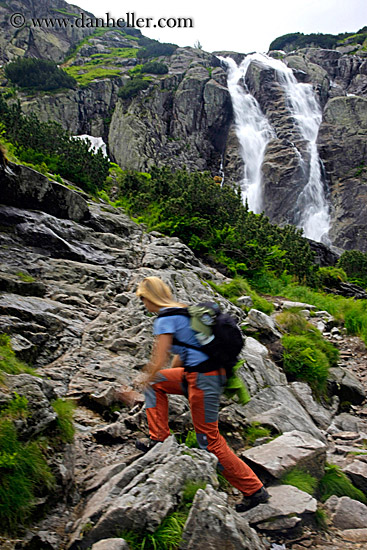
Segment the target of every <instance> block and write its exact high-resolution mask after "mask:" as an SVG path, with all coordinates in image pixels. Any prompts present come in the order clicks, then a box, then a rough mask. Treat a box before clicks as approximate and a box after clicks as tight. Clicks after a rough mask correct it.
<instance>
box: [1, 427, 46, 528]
mask: <svg viewBox="0 0 367 550" xmlns="http://www.w3.org/2000/svg"><path fill="white" fill-rule="evenodd" d="M53 486H54V477H53V475H52V473H51V470H50V467H49V466H48V464H47V461H46V459H45V457H44V456H43V452H42V448H41V446H40V444H39V443H38V442H37V441H30V442H28V443H24V442H21V441H19V440H18V436H17V432H16V429H15V427H14V424H13V422H12V421H11V420H10V419H9V418H6V417H1V418H0V526H1V527H0V530H1V532H2V533H12V532H15V531H16V529H17V527H18V526H19V525H20V524H23V525H24V524H25V523H26V522H27V520H29V518H30V516H31V514H32V511H33V509H34V506H35V502H36V498H37V497H41V496H43V495H44V494H45V491H49V490H51V489H52V487H53Z"/></svg>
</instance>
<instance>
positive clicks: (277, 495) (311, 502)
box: [241, 485, 317, 531]
mask: <svg viewBox="0 0 367 550" xmlns="http://www.w3.org/2000/svg"><path fill="white" fill-rule="evenodd" d="M268 492H269V494H270V499H269V501H268V502H266V503H265V504H260V505H258V506H256V507H255V508H253V509H252V510H249V511H248V512H245V513H243V514H241V516H242V517H243V518H244V519H245V520H246V521H248V522H249V523H250V525H256V527H257V528H259V529H262V530H265V531H279V530H283V529H292V528H293V527H295V526H296V525H298V524H299V523H301V522H302V520H303V519H307V518H309V517H310V515H311V514H314V513H315V512H316V510H317V500H316V499H315V498H313V497H312V496H311V495H309V494H308V493H305V492H303V491H300V490H299V489H297V488H296V487H293V486H292V485H279V486H276V487H269V488H268Z"/></svg>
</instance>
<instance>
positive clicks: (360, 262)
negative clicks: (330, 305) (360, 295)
mask: <svg viewBox="0 0 367 550" xmlns="http://www.w3.org/2000/svg"><path fill="white" fill-rule="evenodd" d="M337 265H338V267H339V268H341V269H343V270H344V271H345V273H346V274H347V276H348V279H350V280H354V281H356V282H357V283H360V284H362V285H363V286H365V285H367V253H366V252H361V251H360V250H346V251H345V252H343V254H342V255H341V256H340V258H339V260H338V264H337Z"/></svg>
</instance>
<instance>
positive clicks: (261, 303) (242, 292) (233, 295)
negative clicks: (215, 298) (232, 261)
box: [208, 277, 274, 314]
mask: <svg viewBox="0 0 367 550" xmlns="http://www.w3.org/2000/svg"><path fill="white" fill-rule="evenodd" d="M208 283H209V284H210V286H211V287H212V288H213V289H214V290H215V291H216V292H218V294H221V295H222V296H224V297H225V298H228V300H230V301H231V302H233V303H234V304H236V305H237V298H239V297H240V296H250V297H251V299H252V302H253V307H254V309H258V310H259V311H263V312H264V313H267V314H270V313H272V311H273V310H274V306H273V304H271V303H270V302H268V301H267V300H265V298H262V297H261V296H259V295H258V293H257V292H256V291H255V290H253V289H252V288H251V287H250V285H249V283H248V282H247V281H246V279H242V278H240V277H235V278H234V279H232V281H231V282H230V283H223V284H221V285H218V284H215V283H213V282H212V281H208Z"/></svg>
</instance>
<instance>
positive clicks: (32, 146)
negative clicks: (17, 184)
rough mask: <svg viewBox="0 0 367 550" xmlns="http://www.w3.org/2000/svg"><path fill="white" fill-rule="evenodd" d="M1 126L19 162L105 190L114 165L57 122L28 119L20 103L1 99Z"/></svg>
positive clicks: (88, 187) (91, 188) (82, 185)
mask: <svg viewBox="0 0 367 550" xmlns="http://www.w3.org/2000/svg"><path fill="white" fill-rule="evenodd" d="M0 123H1V124H2V125H3V128H4V132H5V136H6V138H7V139H8V140H9V141H10V142H12V143H13V145H14V146H15V154H16V156H17V158H18V160H19V161H21V162H25V163H32V164H34V165H39V166H42V165H43V166H44V168H45V169H44V170H43V171H44V172H45V173H47V172H50V173H54V174H55V173H56V174H60V175H61V176H62V177H64V178H66V179H69V180H71V181H73V182H74V183H77V184H79V185H80V186H81V187H83V188H84V189H86V190H88V191H90V192H94V191H95V190H96V188H101V187H103V185H104V182H105V180H106V177H107V176H108V172H109V167H110V162H109V160H108V158H106V157H105V156H104V155H103V153H102V151H101V150H100V149H99V150H98V151H97V153H94V152H93V151H92V150H90V149H91V144H90V142H86V141H84V140H82V139H78V138H75V137H71V136H70V135H69V133H68V132H66V131H65V130H64V129H63V128H62V126H61V125H60V124H58V123H56V122H41V121H40V120H39V119H38V118H37V117H36V115H35V114H34V113H32V114H30V115H24V114H23V112H22V109H21V106H20V104H19V103H14V104H11V105H8V104H7V103H6V102H5V101H4V99H3V97H2V96H1V95H0ZM41 170H42V169H41Z"/></svg>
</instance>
